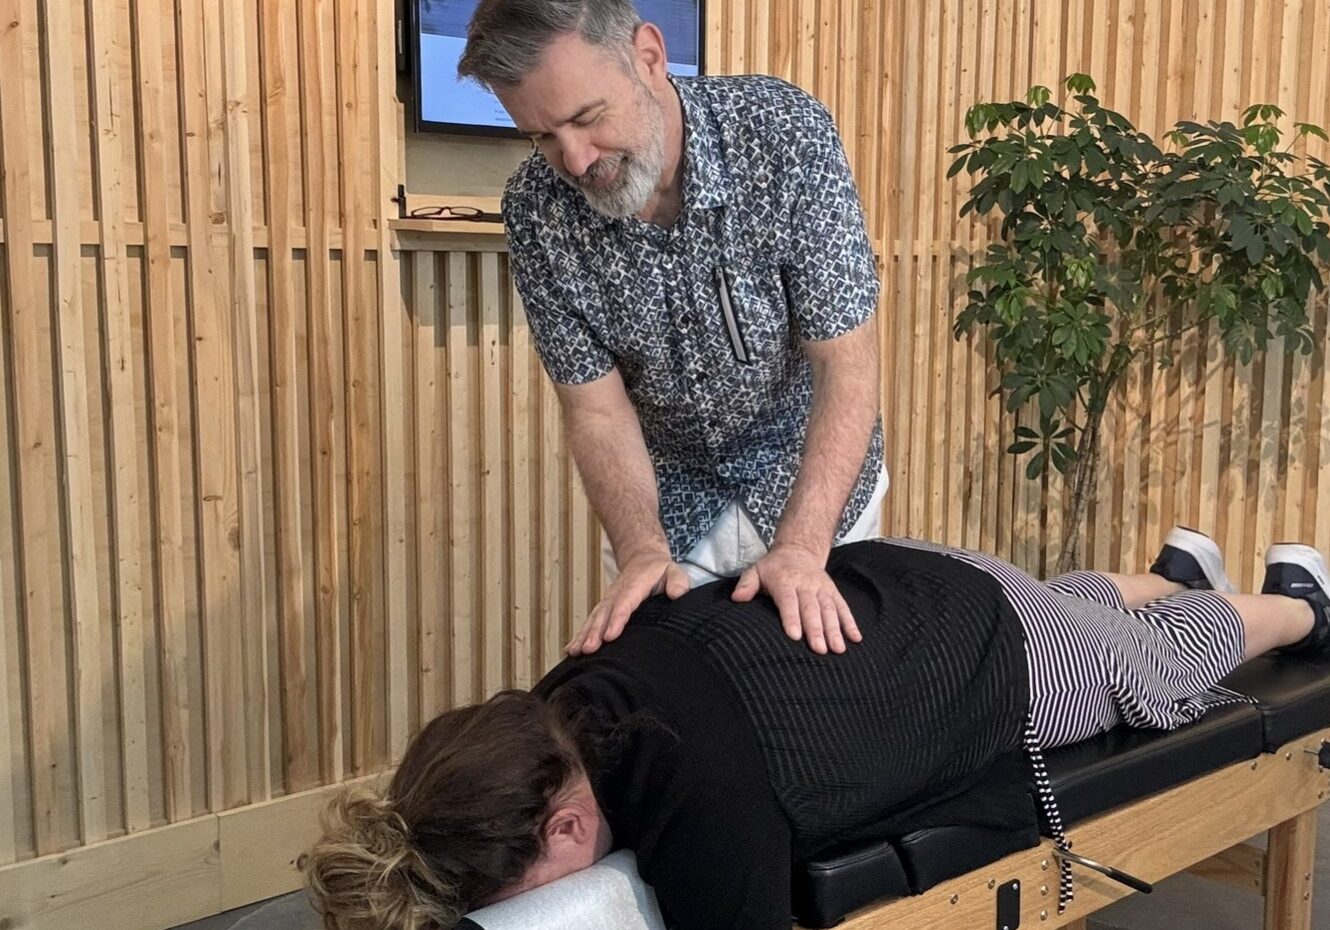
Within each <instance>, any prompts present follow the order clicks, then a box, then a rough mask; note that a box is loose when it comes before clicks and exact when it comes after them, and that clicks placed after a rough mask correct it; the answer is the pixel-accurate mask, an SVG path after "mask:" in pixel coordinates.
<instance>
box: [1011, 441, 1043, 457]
mask: <svg viewBox="0 0 1330 930" xmlns="http://www.w3.org/2000/svg"><path fill="white" fill-rule="evenodd" d="M1037 445H1039V443H1038V442H1036V441H1034V440H1033V439H1023V440H1021V441H1020V442H1013V443H1012V444H1011V445H1009V446H1007V451H1008V452H1010V453H1011V454H1012V455H1024V454H1025V453H1027V452H1029V451H1030V450H1031V449H1033V448H1034V447H1035V446H1037Z"/></svg>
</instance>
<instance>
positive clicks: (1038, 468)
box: [1025, 452, 1048, 481]
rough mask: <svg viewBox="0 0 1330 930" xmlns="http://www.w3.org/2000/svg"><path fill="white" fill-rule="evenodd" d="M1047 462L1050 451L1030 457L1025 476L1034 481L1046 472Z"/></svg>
mask: <svg viewBox="0 0 1330 930" xmlns="http://www.w3.org/2000/svg"><path fill="white" fill-rule="evenodd" d="M1047 462H1048V453H1046V452H1040V453H1039V454H1038V455H1036V456H1035V457H1034V458H1032V459H1030V464H1028V465H1026V466H1025V477H1026V478H1027V479H1029V480H1030V481H1033V480H1034V479H1035V478H1038V477H1039V476H1040V475H1042V474H1043V473H1044V469H1045V466H1046V465H1047Z"/></svg>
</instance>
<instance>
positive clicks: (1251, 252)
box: [1247, 237, 1265, 265]
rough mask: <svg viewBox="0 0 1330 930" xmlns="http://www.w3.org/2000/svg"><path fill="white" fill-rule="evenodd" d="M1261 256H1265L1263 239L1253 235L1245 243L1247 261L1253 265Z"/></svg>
mask: <svg viewBox="0 0 1330 930" xmlns="http://www.w3.org/2000/svg"><path fill="white" fill-rule="evenodd" d="M1263 258H1265V240H1264V239H1260V238H1256V237H1253V238H1252V240H1251V241H1250V242H1248V243H1247V261H1249V262H1251V263H1252V264H1253V265H1259V264H1260V263H1261V259H1263Z"/></svg>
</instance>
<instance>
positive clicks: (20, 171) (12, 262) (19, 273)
mask: <svg viewBox="0 0 1330 930" xmlns="http://www.w3.org/2000/svg"><path fill="white" fill-rule="evenodd" d="M24 29H25V19H24V17H23V16H22V10H21V9H20V4H19V3H18V2H17V0H5V2H3V3H0V126H3V128H4V133H3V135H0V164H3V165H4V173H3V176H2V177H0V180H3V188H2V189H0V198H2V199H3V204H4V218H5V244H4V259H5V277H6V283H7V285H8V295H7V300H6V311H7V314H8V319H7V324H8V325H7V326H6V327H5V329H6V330H7V335H8V336H9V339H10V344H11V349H10V351H9V352H8V353H7V358H8V359H12V360H13V362H12V364H13V365H14V366H15V370H14V371H7V372H6V375H7V376H8V377H9V379H10V380H9V382H8V383H12V384H13V385H14V388H13V393H12V394H11V395H10V400H11V403H13V404H14V411H13V416H14V419H15V421H17V423H16V429H15V434H16V435H15V445H14V446H8V444H7V446H8V447H9V448H11V449H13V450H14V458H15V459H16V461H15V462H14V463H13V466H14V467H13V471H14V472H15V473H16V474H17V480H16V481H15V484H16V485H18V488H17V489H16V493H15V496H14V500H15V502H16V503H17V506H16V507H15V511H16V516H17V518H18V520H19V524H20V526H21V527H22V531H21V533H20V534H16V537H17V538H18V539H19V540H21V541H22V542H21V546H22V548H21V549H16V553H15V554H16V555H18V556H19V557H20V559H22V561H23V562H24V563H27V561H28V559H27V558H26V556H28V555H29V553H32V552H34V551H35V550H38V549H39V547H41V546H43V545H47V543H46V534H47V533H49V529H48V525H47V522H46V521H47V520H48V519H49V515H48V513H46V512H43V511H42V509H40V508H33V506H32V503H28V504H27V505H26V506H25V497H26V495H25V494H24V493H23V490H22V480H23V476H24V474H25V473H26V472H28V471H29V469H34V468H36V467H37V466H38V462H37V461H35V459H36V457H37V456H36V453H37V452H38V451H39V450H40V448H41V447H40V445H38V446H37V447H36V448H35V449H34V446H33V439H32V437H31V436H30V435H29V433H30V432H31V430H32V427H31V426H29V425H28V422H27V421H28V420H29V419H30V415H29V414H28V413H27V412H26V411H25V410H24V409H23V408H24V407H25V406H27V405H28V404H30V403H31V401H30V400H28V398H27V396H26V395H27V394H28V393H30V391H31V387H29V386H26V385H25V384H24V381H26V380H27V379H24V378H20V377H17V373H18V371H19V370H21V365H20V362H19V359H18V357H17V356H18V353H17V351H15V349H17V348H19V347H20V346H23V347H24V348H29V347H30V343H31V341H32V337H31V336H29V335H28V332H29V330H31V329H32V327H33V323H32V322H31V321H30V319H29V318H30V317H31V316H32V314H33V313H34V312H35V308H34V307H33V306H32V303H33V299H32V296H31V295H35V292H36V281H35V270H34V267H33V265H34V261H33V232H32V222H31V220H32V214H33V207H32V195H31V192H30V190H29V186H30V184H31V183H32V174H31V170H32V169H31V166H30V165H29V161H28V153H27V147H26V146H27V141H26V139H25V138H24V135H23V132H22V131H24V130H26V129H27V126H28V117H27V102H26V91H27V80H26V77H25V75H24V73H23V62H24V57H25V56H24V55H23V33H24ZM16 127H19V128H17V129H16ZM6 387H7V388H8V384H7V385H6ZM7 393H8V391H7ZM34 497H35V495H34ZM34 503H35V502H34ZM34 509H36V512H35V513H33V510H34ZM35 569H36V566H31V567H30V566H29V565H28V564H21V565H20V566H19V571H18V572H16V581H17V582H18V583H19V585H21V588H20V591H19V593H18V596H17V597H16V598H15V602H16V605H17V607H18V610H19V612H20V616H18V617H15V618H14V620H15V624H16V625H19V623H20V621H21V620H24V619H28V618H31V617H32V616H34V614H36V615H37V616H41V615H42V613H43V612H45V611H50V610H51V605H50V600H49V599H50V589H49V585H48V583H47V582H46V580H45V579H43V578H41V577H40V576H38V577H35V578H33V579H31V580H29V579H28V578H27V572H35ZM29 625H30V624H29ZM37 633H38V635H39V636H40V635H41V633H42V631H41V630H40V629H39V630H38V631H37ZM28 636H29V638H30V639H31V637H32V633H29V634H28ZM19 642H21V640H20V641H19ZM38 645H39V646H40V643H39V644H38ZM40 655H41V653H40V651H34V649H33V648H32V646H31V645H30V646H29V648H28V650H27V655H25V656H23V659H22V660H23V661H24V663H25V664H26V665H27V666H28V674H29V676H30V677H32V678H33V679H34V685H39V684H41V683H43V682H42V679H44V678H45V674H46V669H45V668H44V667H43V666H42V665H41V664H40V662H39V656H40ZM35 659H37V660H38V661H34V660H35ZM5 668H8V666H5ZM39 675H40V676H41V679H39V678H38V676H39ZM30 687H33V686H32V685H30ZM37 698H38V694H37V693H36V692H34V693H33V695H32V696H31V697H30V698H29V700H28V702H27V707H26V708H25V709H26V711H27V714H26V716H27V718H28V719H29V721H30V724H29V725H30V727H31V728H32V732H31V735H30V736H29V740H30V745H31V748H30V753H31V755H32V757H34V762H35V764H34V766H33V769H32V775H31V795H30V797H31V805H32V808H33V810H32V811H31V812H25V813H26V814H27V816H29V817H31V818H32V819H33V821H34V827H35V830H36V842H37V846H38V849H39V850H42V851H49V850H50V849H52V848H54V847H55V846H56V844H57V842H58V840H57V834H58V829H57V826H56V818H55V814H54V809H55V807H56V805H57V803H58V802H57V800H56V796H57V793H58V788H57V784H58V782H57V777H56V776H57V772H56V769H55V767H54V764H53V762H52V750H51V745H52V743H53V742H54V740H55V739H56V736H55V735H54V734H53V733H52V732H51V729H52V728H53V727H56V726H58V721H57V720H51V719H48V720H43V719H41V715H40V713H39V711H42V710H44V709H45V708H43V707H42V706H41V705H40V704H36V703H34V702H35V700H36V699H37ZM48 713H50V712H49V711H48ZM0 723H3V725H4V727H5V729H6V734H5V735H6V737H7V738H6V739H5V742H6V743H8V742H9V739H8V737H9V736H10V734H9V733H8V726H9V718H8V716H6V717H4V718H3V720H0ZM15 735H20V734H15ZM4 748H5V749H8V748H9V747H8V746H5V747H4ZM9 758H10V756H9V754H8V753H6V754H5V755H4V756H3V757H2V758H0V762H2V763H3V765H4V766H5V767H6V768H7V767H8V764H9ZM4 817H5V821H6V823H7V825H8V826H9V827H10V830H9V833H8V835H7V836H5V838H4V839H3V840H0V844H3V845H4V847H5V850H4V851H5V853H6V857H7V858H12V855H13V851H14V835H13V820H12V818H13V814H12V813H6V814H5V815H4Z"/></svg>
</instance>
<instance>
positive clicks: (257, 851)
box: [0, 773, 387, 930]
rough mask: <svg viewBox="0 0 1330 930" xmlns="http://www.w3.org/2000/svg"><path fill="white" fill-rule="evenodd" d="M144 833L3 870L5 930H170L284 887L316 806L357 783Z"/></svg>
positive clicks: (314, 833)
mask: <svg viewBox="0 0 1330 930" xmlns="http://www.w3.org/2000/svg"><path fill="white" fill-rule="evenodd" d="M386 777H387V774H386V773H385V774H379V775H371V776H367V777H365V778H360V779H355V780H354V781H350V782H345V783H343V784H340V785H328V786H324V787H320V788H314V789H311V790H309V791H302V792H301V793H299V794H293V795H290V796H288V797H284V798H276V799H274V800H272V801H266V802H264V803H262V804H254V805H250V806H248V807H242V808H237V809H236V810H231V811H225V812H223V813H221V814H209V815H207V816H205V817H198V818H195V819H193V820H188V821H184V822H182V823H175V824H170V825H168V826H164V827H158V828H155V829H152V830H144V831H142V832H140V833H133V834H130V835H128V836H122V837H117V838H116V839H112V840H107V841H105V842H102V843H96V844H93V845H90V846H83V847H79V848H77V849H71V850H69V851H68V852H64V853H56V854H54V855H50V856H43V857H41V858H40V859H29V860H27V861H26V862H17V863H14V864H13V865H8V866H5V867H3V868H0V928H3V930H89V928H94V927H95V928H97V930H167V928H169V927H174V926H177V925H178V924H183V923H188V922H189V921H191V920H199V919H201V918H204V917H210V916H212V915H213V914H219V913H221V912H222V911H227V910H230V909H231V908H235V907H241V906H243V905H246V904H253V903H254V902H255V901H262V900H264V899H266V898H271V897H274V896H276V895H280V894H285V893H286V892H288V891H293V890H295V889H296V888H299V887H300V886H301V884H302V882H301V876H300V872H299V871H298V870H297V868H296V860H297V858H298V857H299V856H300V854H301V853H302V852H304V850H305V849H306V848H307V847H308V846H309V845H310V844H311V843H313V842H314V840H315V839H317V838H318V830H319V822H318V813H319V810H320V809H321V808H322V807H323V806H324V804H326V803H327V801H328V799H329V798H330V797H331V796H332V795H333V794H334V793H335V792H337V791H339V790H341V789H342V788H343V787H345V786H346V785H350V784H369V785H373V784H378V783H380V782H381V781H382V780H383V779H384V778H386Z"/></svg>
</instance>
